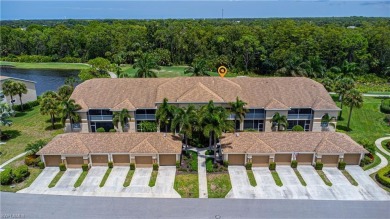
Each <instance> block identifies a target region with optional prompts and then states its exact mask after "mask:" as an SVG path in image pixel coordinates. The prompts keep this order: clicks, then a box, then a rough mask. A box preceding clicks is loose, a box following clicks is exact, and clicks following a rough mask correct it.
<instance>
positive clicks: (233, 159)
mask: <svg viewBox="0 0 390 219" xmlns="http://www.w3.org/2000/svg"><path fill="white" fill-rule="evenodd" d="M228 156H229V157H228V160H229V165H245V154H229V155H228Z"/></svg>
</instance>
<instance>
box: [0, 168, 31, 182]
mask: <svg viewBox="0 0 390 219" xmlns="http://www.w3.org/2000/svg"><path fill="white" fill-rule="evenodd" d="M29 175H30V172H29V171H28V166H27V165H22V166H19V167H17V168H16V169H15V170H12V169H11V168H6V169H5V170H4V171H3V172H1V173H0V178H1V180H0V183H1V185H10V184H12V183H13V182H15V183H19V182H22V181H23V180H25V179H26V178H27V177H28V176H29Z"/></svg>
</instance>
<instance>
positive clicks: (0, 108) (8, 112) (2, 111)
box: [0, 103, 15, 140]
mask: <svg viewBox="0 0 390 219" xmlns="http://www.w3.org/2000/svg"><path fill="white" fill-rule="evenodd" d="M14 113H15V112H14V111H13V110H12V108H11V107H10V105H9V104H8V103H0V126H11V125H12V121H11V120H9V119H8V118H9V117H11V116H13V115H14ZM1 136H2V135H1V129H0V140H1Z"/></svg>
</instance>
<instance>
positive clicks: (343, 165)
mask: <svg viewBox="0 0 390 219" xmlns="http://www.w3.org/2000/svg"><path fill="white" fill-rule="evenodd" d="M346 165H347V163H345V162H344V161H341V162H339V164H338V165H337V168H339V170H345V166H346Z"/></svg>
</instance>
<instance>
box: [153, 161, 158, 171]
mask: <svg viewBox="0 0 390 219" xmlns="http://www.w3.org/2000/svg"><path fill="white" fill-rule="evenodd" d="M157 170H158V164H157V163H154V164H153V171H157Z"/></svg>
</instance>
